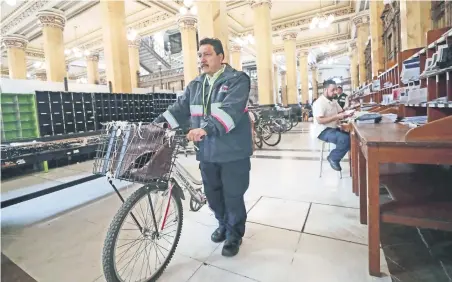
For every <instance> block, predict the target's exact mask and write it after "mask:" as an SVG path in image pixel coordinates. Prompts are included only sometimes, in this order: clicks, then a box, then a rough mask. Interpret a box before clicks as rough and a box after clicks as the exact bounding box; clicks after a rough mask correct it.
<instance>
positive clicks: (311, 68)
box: [309, 64, 319, 71]
mask: <svg viewBox="0 0 452 282" xmlns="http://www.w3.org/2000/svg"><path fill="white" fill-rule="evenodd" d="M309 69H310V70H311V71H317V70H318V69H319V67H318V66H317V64H313V65H309Z"/></svg>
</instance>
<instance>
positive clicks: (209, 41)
mask: <svg viewBox="0 0 452 282" xmlns="http://www.w3.org/2000/svg"><path fill="white" fill-rule="evenodd" d="M201 45H212V47H213V50H215V53H217V55H220V54H223V57H224V50H223V44H221V41H220V39H217V38H203V39H201V41H199V46H201Z"/></svg>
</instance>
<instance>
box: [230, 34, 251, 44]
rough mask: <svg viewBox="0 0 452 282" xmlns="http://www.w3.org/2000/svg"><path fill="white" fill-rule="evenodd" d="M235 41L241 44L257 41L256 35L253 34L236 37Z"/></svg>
mask: <svg viewBox="0 0 452 282" xmlns="http://www.w3.org/2000/svg"><path fill="white" fill-rule="evenodd" d="M234 41H235V42H236V43H237V44H239V45H240V46H245V45H253V44H254V43H255V40H254V36H252V35H251V34H248V35H247V36H243V37H236V38H235V39H234Z"/></svg>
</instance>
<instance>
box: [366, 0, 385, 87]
mask: <svg viewBox="0 0 452 282" xmlns="http://www.w3.org/2000/svg"><path fill="white" fill-rule="evenodd" d="M384 7H385V5H384V4H383V1H369V13H370V36H371V48H372V49H371V57H372V79H374V78H376V77H377V76H378V73H379V72H383V71H384V69H385V66H384V49H383V21H382V19H381V18H380V17H381V14H382V13H383V10H384Z"/></svg>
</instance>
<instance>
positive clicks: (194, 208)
mask: <svg viewBox="0 0 452 282" xmlns="http://www.w3.org/2000/svg"><path fill="white" fill-rule="evenodd" d="M202 206H203V204H199V203H197V202H196V200H195V198H193V196H191V197H190V210H191V211H194V212H197V211H199V210H200V209H201V208H202Z"/></svg>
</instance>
